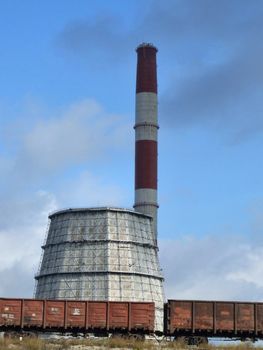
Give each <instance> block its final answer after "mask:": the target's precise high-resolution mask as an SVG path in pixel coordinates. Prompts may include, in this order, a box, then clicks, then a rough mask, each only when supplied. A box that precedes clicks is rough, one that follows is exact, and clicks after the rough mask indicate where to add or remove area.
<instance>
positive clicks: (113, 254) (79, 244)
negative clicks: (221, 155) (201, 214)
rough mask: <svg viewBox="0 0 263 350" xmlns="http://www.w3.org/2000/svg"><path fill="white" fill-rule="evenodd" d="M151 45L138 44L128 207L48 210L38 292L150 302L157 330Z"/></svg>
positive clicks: (159, 300) (159, 288) (159, 287)
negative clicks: (132, 177)
mask: <svg viewBox="0 0 263 350" xmlns="http://www.w3.org/2000/svg"><path fill="white" fill-rule="evenodd" d="M156 53H157V49H156V48H155V47H154V46H153V45H151V44H142V45H140V46H138V48H137V58H138V60H137V80H136V119H135V127H134V128H135V135H136V139H135V141H136V146H135V204H134V209H135V211H133V210H129V209H122V208H107V207H105V208H104V207H103V208H79V209H67V210H60V211H57V212H55V213H53V214H51V215H50V216H49V219H50V223H49V229H48V234H47V237H46V239H45V242H44V245H43V247H42V248H43V255H42V259H41V264H40V268H39V271H38V274H37V275H36V280H37V285H36V292H35V297H36V298H44V299H80V300H85V299H86V300H109V301H147V302H154V303H155V329H156V330H162V329H163V303H164V293H163V277H162V273H161V269H160V264H159V259H158V246H157V210H158V203H157V132H158V128H159V126H158V118H157V72H156Z"/></svg>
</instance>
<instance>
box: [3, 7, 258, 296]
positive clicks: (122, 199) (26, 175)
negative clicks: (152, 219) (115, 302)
mask: <svg viewBox="0 0 263 350" xmlns="http://www.w3.org/2000/svg"><path fill="white" fill-rule="evenodd" d="M262 14H263V3H262V1H260V0H253V1H248V0H231V1H229V0H220V1H219V0H198V1H196V0H174V1H170V0H166V1H162V2H161V1H157V0H141V1H136V0H134V1H117V0H112V1H96V2H95V1H94V2H92V1H89V2H88V1H84V0H83V1H81V0H78V1H77V2H76V1H72V0H63V1H62V0H57V1H49V0H45V1H38V2H36V1H29V0H24V1H23V2H21V1H19V0H12V1H8V2H7V1H6V2H4V1H3V2H1V3H0V43H1V45H0V73H1V74H0V76H1V85H0V173H1V181H0V209H1V210H0V246H1V247H4V254H2V256H1V257H0V277H1V280H3V279H4V280H5V282H3V283H1V285H0V294H1V295H5V296H8V295H10V296H11V295H16V296H31V295H32V289H33V282H34V281H33V276H34V273H35V272H36V270H37V266H38V262H39V257H40V253H41V250H40V246H41V244H42V243H43V240H44V236H45V230H46V226H47V222H48V220H47V216H48V213H49V212H50V211H53V210H56V209H60V208H65V207H78V206H104V205H114V206H120V207H132V205H133V200H134V195H133V183H134V130H133V124H134V109H135V108H134V107H135V72H136V53H135V48H136V46H137V45H138V44H139V43H141V42H144V41H147V42H152V43H154V44H155V45H156V46H157V47H158V48H159V52H158V89H159V124H160V132H159V204H160V210H159V242H160V257H161V262H162V266H163V271H164V275H165V277H166V291H167V296H168V297H174V298H176V297H178V298H179V297H189V298H204V299H209V298H224V299H248V300H252V299H253V300H255V299H261V300H262V297H263V283H262V282H261V281H260V279H261V275H262V272H263V264H262V263H261V260H262V259H261V257H262V254H263V242H262V238H261V237H262V231H263V219H262V214H263V168H262V165H261V157H260V156H261V153H262V146H263V141H262V134H263V117H262V112H263V108H262V83H263V64H262V62H263V61H262V54H263V44H262V40H261V38H262V34H263V33H262V32H263V24H262ZM2 249H3V248H2ZM6 276H8V278H6ZM200 280H202V282H201V283H200ZM21 281H23V283H21Z"/></svg>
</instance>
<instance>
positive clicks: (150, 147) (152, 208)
mask: <svg viewBox="0 0 263 350" xmlns="http://www.w3.org/2000/svg"><path fill="white" fill-rule="evenodd" d="M136 51H137V79H136V121H135V126H134V128H135V139H136V146H135V204H134V209H135V210H136V211H138V212H141V213H144V214H148V215H151V216H152V217H153V224H154V226H153V228H154V231H155V238H156V239H157V209H158V203H157V132H158V128H159V126H158V117H157V72H156V53H157V51H158V50H157V48H156V47H154V46H153V45H152V44H148V43H143V44H141V45H139V46H138V47H137V49H136Z"/></svg>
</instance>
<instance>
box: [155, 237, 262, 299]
mask: <svg viewBox="0 0 263 350" xmlns="http://www.w3.org/2000/svg"><path fill="white" fill-rule="evenodd" d="M262 254H263V246H258V245H257V244H256V242H255V241H253V240H251V239H250V240H249V239H247V238H244V237H242V236H238V235H236V236H226V235H222V236H221V237H219V236H212V235H211V236H206V237H201V238H197V237H184V238H181V239H177V240H170V241H160V257H161V264H162V268H163V271H164V276H165V279H166V281H165V290H166V296H167V298H173V299H208V300H209V299H210V300H211V299H217V300H220V299H222V300H261V299H262V295H263V283H262V281H261V276H262V272H263V261H262Z"/></svg>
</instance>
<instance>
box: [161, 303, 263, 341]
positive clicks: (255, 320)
mask: <svg viewBox="0 0 263 350" xmlns="http://www.w3.org/2000/svg"><path fill="white" fill-rule="evenodd" d="M165 314H166V315H165V333H166V334H167V335H173V336H175V337H180V336H184V337H190V336H196V337H198V336H200V337H228V338H240V339H245V338H250V339H257V338H262V337H263V303H252V302H233V301H229V302H227V301H193V300H168V303H167V304H166V311H165Z"/></svg>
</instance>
